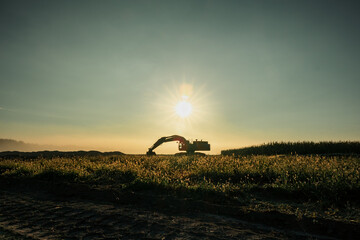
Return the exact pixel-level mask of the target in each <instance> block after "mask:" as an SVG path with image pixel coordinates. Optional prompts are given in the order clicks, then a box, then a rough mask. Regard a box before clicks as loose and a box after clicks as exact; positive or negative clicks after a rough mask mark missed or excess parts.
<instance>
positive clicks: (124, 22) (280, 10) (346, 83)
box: [0, 0, 360, 153]
mask: <svg viewBox="0 0 360 240" xmlns="http://www.w3.org/2000/svg"><path fill="white" fill-rule="evenodd" d="M0 4H1V7H0V36H1V38H0V138H12V139H16V140H24V141H27V142H32V143H39V144H52V145H56V146H64V145H66V146H72V147H69V148H79V149H97V150H102V151H108V150H119V151H123V152H126V153H144V152H145V151H146V150H147V148H148V147H150V146H151V145H152V144H153V142H155V140H157V139H158V138H159V137H161V136H167V135H173V134H180V135H183V136H184V137H186V138H189V139H196V138H199V139H205V140H209V142H210V143H211V145H212V149H213V151H212V153H219V152H220V150H222V149H227V148H236V147H242V146H248V145H252V144H260V143H264V142H268V141H302V140H313V141H320V140H359V136H360V124H359V123H360V94H359V92H360V79H359V75H360V74H359V73H360V66H359V63H360V59H359V56H360V48H359V42H360V27H359V24H360V17H359V15H358V12H359V10H360V5H359V4H358V3H357V2H356V1H280V0H277V1H1V3H0ZM184 85H186V86H191V88H192V91H191V96H190V98H189V101H191V103H192V105H193V112H192V114H191V115H190V116H189V117H188V118H186V119H182V118H180V117H178V116H176V114H175V113H174V107H175V105H176V104H177V102H178V101H180V100H181V97H182V95H183V93H182V92H181V86H184ZM157 152H159V153H172V152H176V144H175V143H168V144H165V145H164V146H161V147H159V149H158V151H157Z"/></svg>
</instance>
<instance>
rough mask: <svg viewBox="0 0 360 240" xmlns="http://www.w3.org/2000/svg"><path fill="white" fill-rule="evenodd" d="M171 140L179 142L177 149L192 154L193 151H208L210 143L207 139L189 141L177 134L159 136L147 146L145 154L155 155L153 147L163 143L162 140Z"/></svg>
mask: <svg viewBox="0 0 360 240" xmlns="http://www.w3.org/2000/svg"><path fill="white" fill-rule="evenodd" d="M171 141H178V142H179V151H186V153H187V154H189V155H191V154H194V153H195V151H210V144H209V143H208V142H207V141H202V140H201V141H198V140H196V141H193V142H190V141H189V140H186V139H185V138H184V137H182V136H179V135H172V136H168V137H161V138H159V140H157V141H156V142H155V143H154V145H152V146H151V147H150V148H149V151H147V153H146V155H147V156H152V155H156V153H155V152H154V151H153V150H154V149H155V148H157V147H158V146H160V145H161V144H163V143H164V142H171Z"/></svg>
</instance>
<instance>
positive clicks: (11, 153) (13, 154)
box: [0, 151, 124, 159]
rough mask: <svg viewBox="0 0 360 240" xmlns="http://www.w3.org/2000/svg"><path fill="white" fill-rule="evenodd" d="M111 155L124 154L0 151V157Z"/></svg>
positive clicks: (29, 157)
mask: <svg viewBox="0 0 360 240" xmlns="http://www.w3.org/2000/svg"><path fill="white" fill-rule="evenodd" d="M113 155H124V153H122V152H118V151H114V152H99V151H73V152H61V151H39V152H18V151H7V152H0V157H1V158H7V159H12V158H22V159H32V158H39V157H40V158H55V157H67V158H71V157H96V156H113Z"/></svg>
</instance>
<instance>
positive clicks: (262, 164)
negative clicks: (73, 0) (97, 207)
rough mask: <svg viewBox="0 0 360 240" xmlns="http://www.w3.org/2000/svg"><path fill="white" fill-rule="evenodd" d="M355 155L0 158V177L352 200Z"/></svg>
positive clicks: (357, 186) (358, 165) (358, 178)
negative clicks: (270, 193) (275, 193)
mask: <svg viewBox="0 0 360 240" xmlns="http://www.w3.org/2000/svg"><path fill="white" fill-rule="evenodd" d="M359 169H360V159H359V158H355V157H347V158H340V157H319V156H286V157H276V156H274V157H266V156H253V157H243V158H235V157H230V156H205V157H201V156H182V157H175V156H156V157H145V156H116V157H84V158H81V157H76V158H75V157H74V158H53V159H44V158H40V159H33V160H21V159H18V160H1V161H0V174H1V176H2V177H12V178H14V177H16V178H34V179H43V180H52V181H56V180H58V181H68V182H77V183H89V184H97V185H109V184H110V185H113V186H121V188H131V187H134V186H139V185H141V186H143V187H146V186H148V187H149V188H150V189H151V188H153V187H154V186H156V187H157V188H162V189H166V190H168V191H169V190H170V191H185V190H191V191H206V192H213V193H217V194H222V195H224V196H227V197H230V198H231V197H236V196H238V195H239V194H244V193H247V192H258V191H260V192H261V191H262V192H266V191H270V192H277V193H280V194H285V195H288V196H295V197H299V198H302V199H309V200H313V201H317V200H324V201H325V200H326V201H332V202H335V203H341V202H346V201H355V200H356V198H355V196H356V194H358V193H360V191H359V190H360V174H359Z"/></svg>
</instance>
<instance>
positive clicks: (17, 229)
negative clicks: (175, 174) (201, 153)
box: [0, 191, 314, 239]
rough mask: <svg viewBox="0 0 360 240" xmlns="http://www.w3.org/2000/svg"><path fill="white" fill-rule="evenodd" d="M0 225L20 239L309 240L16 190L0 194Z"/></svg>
mask: <svg viewBox="0 0 360 240" xmlns="http://www.w3.org/2000/svg"><path fill="white" fill-rule="evenodd" d="M0 227H1V228H2V229H3V230H5V231H8V232H11V234H16V235H17V236H20V239H21V238H22V237H24V238H26V237H27V238H33V239H294V238H295V239H307V238H309V237H311V238H314V236H310V235H304V234H303V233H296V232H285V231H282V230H278V229H273V228H269V227H266V226H264V225H257V224H252V223H247V222H244V221H240V220H237V219H233V218H228V217H223V216H219V215H210V214H201V213H186V214H181V215H179V214H176V215H170V214H169V215H167V214H164V213H160V212H154V211H149V210H146V209H142V208H137V207H134V206H130V205H126V206H123V205H113V204H111V203H103V202H94V201H87V200H79V199H71V200H64V199H61V200H59V199H56V198H55V197H54V196H51V195H47V194H45V193H42V194H40V193H36V194H35V193H34V194H31V193H27V194H23V193H20V192H16V191H0ZM4 236H5V235H4ZM14 236H15V235H14ZM3 238H5V239H19V238H6V237H3ZM0 239H2V238H1V231H0Z"/></svg>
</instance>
